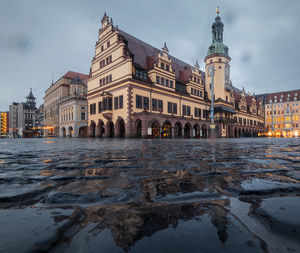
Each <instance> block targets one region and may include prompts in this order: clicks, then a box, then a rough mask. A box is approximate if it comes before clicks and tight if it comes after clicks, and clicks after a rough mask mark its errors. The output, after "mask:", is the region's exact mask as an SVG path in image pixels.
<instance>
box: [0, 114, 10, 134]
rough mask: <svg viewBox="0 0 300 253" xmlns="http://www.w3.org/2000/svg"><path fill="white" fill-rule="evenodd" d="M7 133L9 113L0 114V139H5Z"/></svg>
mask: <svg viewBox="0 0 300 253" xmlns="http://www.w3.org/2000/svg"><path fill="white" fill-rule="evenodd" d="M8 132H9V113H8V112H0V137H1V138H6V137H7V135H8Z"/></svg>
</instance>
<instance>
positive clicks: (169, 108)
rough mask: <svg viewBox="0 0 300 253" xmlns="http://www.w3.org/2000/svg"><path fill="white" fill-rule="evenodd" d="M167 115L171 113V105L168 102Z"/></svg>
mask: <svg viewBox="0 0 300 253" xmlns="http://www.w3.org/2000/svg"><path fill="white" fill-rule="evenodd" d="M168 113H172V103H171V102H168Z"/></svg>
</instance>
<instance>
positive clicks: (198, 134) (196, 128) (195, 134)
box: [193, 123, 200, 138]
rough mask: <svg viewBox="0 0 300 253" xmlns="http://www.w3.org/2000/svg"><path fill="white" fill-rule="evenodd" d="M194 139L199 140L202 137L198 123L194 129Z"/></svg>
mask: <svg viewBox="0 0 300 253" xmlns="http://www.w3.org/2000/svg"><path fill="white" fill-rule="evenodd" d="M193 137H195V138H199V137H200V126H199V124H198V123H196V124H195V125H194V128H193Z"/></svg>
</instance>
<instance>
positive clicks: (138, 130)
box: [135, 119, 142, 137]
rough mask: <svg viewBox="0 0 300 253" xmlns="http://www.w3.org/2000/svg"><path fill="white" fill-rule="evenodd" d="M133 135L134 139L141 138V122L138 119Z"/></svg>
mask: <svg viewBox="0 0 300 253" xmlns="http://www.w3.org/2000/svg"><path fill="white" fill-rule="evenodd" d="M135 133H136V137H142V121H141V120H140V119H137V120H136V121H135Z"/></svg>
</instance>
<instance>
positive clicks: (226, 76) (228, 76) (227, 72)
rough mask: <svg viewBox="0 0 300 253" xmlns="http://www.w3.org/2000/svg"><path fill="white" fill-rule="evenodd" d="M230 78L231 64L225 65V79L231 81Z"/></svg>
mask: <svg viewBox="0 0 300 253" xmlns="http://www.w3.org/2000/svg"><path fill="white" fill-rule="evenodd" d="M229 78H230V70H229V66H226V67H225V81H226V82H229Z"/></svg>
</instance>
